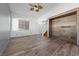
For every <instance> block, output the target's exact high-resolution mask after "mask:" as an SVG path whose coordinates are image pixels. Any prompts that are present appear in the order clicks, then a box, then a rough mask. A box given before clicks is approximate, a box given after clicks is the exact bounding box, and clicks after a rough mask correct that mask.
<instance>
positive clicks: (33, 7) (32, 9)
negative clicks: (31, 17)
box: [29, 3, 43, 12]
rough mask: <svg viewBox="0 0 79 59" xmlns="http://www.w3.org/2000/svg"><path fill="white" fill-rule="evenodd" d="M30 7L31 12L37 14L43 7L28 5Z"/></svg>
mask: <svg viewBox="0 0 79 59" xmlns="http://www.w3.org/2000/svg"><path fill="white" fill-rule="evenodd" d="M29 5H30V6H31V8H30V10H31V11H36V12H39V11H40V10H41V9H42V8H43V7H42V6H41V5H39V4H38V3H37V4H29Z"/></svg>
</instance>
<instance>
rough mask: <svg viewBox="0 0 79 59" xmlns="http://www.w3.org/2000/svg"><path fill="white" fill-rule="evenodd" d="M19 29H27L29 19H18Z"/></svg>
mask: <svg viewBox="0 0 79 59" xmlns="http://www.w3.org/2000/svg"><path fill="white" fill-rule="evenodd" d="M19 29H24V30H29V21H26V20H19Z"/></svg>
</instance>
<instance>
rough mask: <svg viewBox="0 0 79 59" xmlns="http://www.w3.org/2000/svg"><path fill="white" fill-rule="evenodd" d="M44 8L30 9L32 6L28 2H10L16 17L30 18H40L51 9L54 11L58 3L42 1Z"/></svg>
mask: <svg viewBox="0 0 79 59" xmlns="http://www.w3.org/2000/svg"><path fill="white" fill-rule="evenodd" d="M40 5H42V6H43V9H42V10H40V12H34V11H30V6H29V5H28V3H10V4H9V6H10V10H11V13H12V15H13V17H16V18H28V19H34V20H35V19H38V18H39V17H41V16H42V15H44V14H46V13H47V12H49V11H53V8H54V7H55V6H56V5H58V4H56V3H40Z"/></svg>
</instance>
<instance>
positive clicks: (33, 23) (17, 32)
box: [11, 14, 41, 37]
mask: <svg viewBox="0 0 79 59" xmlns="http://www.w3.org/2000/svg"><path fill="white" fill-rule="evenodd" d="M14 15H15V14H14ZM14 15H12V31H11V37H19V36H27V35H36V34H41V31H40V24H38V22H37V20H36V19H27V18H26V17H22V15H21V16H18V17H17V15H16V17H14ZM19 19H23V20H27V21H29V30H22V29H19V28H18V20H19Z"/></svg>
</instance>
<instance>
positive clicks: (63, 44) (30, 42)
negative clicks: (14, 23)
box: [3, 35, 79, 56]
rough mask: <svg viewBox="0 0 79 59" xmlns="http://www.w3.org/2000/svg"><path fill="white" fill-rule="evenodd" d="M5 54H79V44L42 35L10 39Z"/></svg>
mask: <svg viewBox="0 0 79 59" xmlns="http://www.w3.org/2000/svg"><path fill="white" fill-rule="evenodd" d="M3 56H79V46H77V45H75V44H73V43H70V42H67V41H65V40H64V39H61V38H51V39H50V38H46V37H42V36H40V35H35V36H28V37H22V38H14V39H10V42H9V44H8V46H7V48H6V49H5V51H4V53H3Z"/></svg>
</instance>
